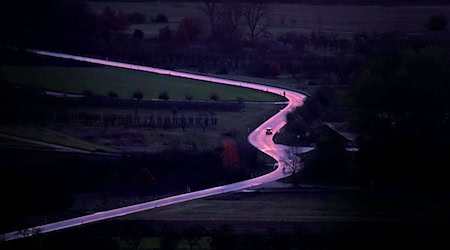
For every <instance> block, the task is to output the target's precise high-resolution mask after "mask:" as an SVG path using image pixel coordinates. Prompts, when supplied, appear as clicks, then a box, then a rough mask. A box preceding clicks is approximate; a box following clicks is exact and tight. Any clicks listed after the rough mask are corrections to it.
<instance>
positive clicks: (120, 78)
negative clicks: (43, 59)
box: [0, 65, 284, 101]
mask: <svg viewBox="0 0 450 250" xmlns="http://www.w3.org/2000/svg"><path fill="white" fill-rule="evenodd" d="M0 80H1V81H2V82H7V83H9V84H14V85H20V86H27V87H32V88H45V89H48V90H53V91H57V92H63V93H82V92H83V91H85V90H90V91H91V92H93V93H94V94H97V95H107V94H108V92H110V91H114V92H116V93H117V94H118V95H119V97H124V98H131V97H132V95H133V93H134V92H135V91H137V90H140V91H142V92H143V93H144V98H148V99H152V98H158V96H159V94H161V93H162V92H164V91H166V92H167V93H168V95H169V98H170V99H185V95H191V96H192V97H193V99H194V100H208V99H209V98H210V96H211V94H213V93H217V94H218V95H219V99H220V100H236V99H238V98H242V99H244V100H247V101H282V100H284V97H281V96H277V95H274V94H270V93H265V92H262V91H255V90H250V89H245V88H240V87H233V86H225V85H221V84H214V83H208V82H203V81H196V80H190V79H184V78H179V77H171V76H165V75H159V74H154V73H148V72H140V71H133V70H127V69H120V68H113V67H58V66H23V65H21V66H9V65H0Z"/></svg>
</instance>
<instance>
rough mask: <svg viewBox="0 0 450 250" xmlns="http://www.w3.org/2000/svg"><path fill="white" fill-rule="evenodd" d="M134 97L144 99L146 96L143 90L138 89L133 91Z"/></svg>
mask: <svg viewBox="0 0 450 250" xmlns="http://www.w3.org/2000/svg"><path fill="white" fill-rule="evenodd" d="M133 98H135V99H138V100H142V99H143V98H144V93H142V91H140V90H138V91H136V92H134V93H133Z"/></svg>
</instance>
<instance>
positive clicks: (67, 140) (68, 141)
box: [0, 126, 116, 152]
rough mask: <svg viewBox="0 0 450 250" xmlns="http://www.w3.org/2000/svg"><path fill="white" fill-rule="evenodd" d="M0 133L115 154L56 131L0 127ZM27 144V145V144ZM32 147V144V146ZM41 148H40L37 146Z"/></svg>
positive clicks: (111, 150) (109, 149) (99, 146)
mask: <svg viewBox="0 0 450 250" xmlns="http://www.w3.org/2000/svg"><path fill="white" fill-rule="evenodd" d="M0 133H5V134H9V135H14V136H19V137H24V138H27V139H33V140H38V141H43V142H47V143H54V144H58V145H62V146H68V147H74V148H78V149H85V150H89V151H95V150H97V149H100V150H104V151H106V152H116V150H114V149H112V148H109V147H105V146H102V145H98V144H94V143H91V142H88V141H85V140H81V139H78V138H75V137H72V136H69V135H66V134H63V133H60V132H57V131H53V130H50V129H45V128H36V127H5V126H0ZM20 144H22V143H21V142H20ZM27 144H28V143H27ZM32 145H33V144H32ZM39 147H41V146H39Z"/></svg>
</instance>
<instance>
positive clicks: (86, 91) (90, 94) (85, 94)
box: [81, 89, 94, 97]
mask: <svg viewBox="0 0 450 250" xmlns="http://www.w3.org/2000/svg"><path fill="white" fill-rule="evenodd" d="M81 94H82V95H83V96H84V97H92V96H94V94H93V93H92V91H91V90H89V89H86V90H84V91H83V92H81Z"/></svg>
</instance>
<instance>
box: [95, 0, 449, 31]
mask: <svg viewBox="0 0 450 250" xmlns="http://www.w3.org/2000/svg"><path fill="white" fill-rule="evenodd" d="M89 5H90V6H91V8H92V9H93V10H94V11H96V12H100V11H102V10H103V8H104V7H106V6H110V7H111V8H113V9H115V10H122V11H123V12H125V13H130V12H134V11H139V12H142V13H145V14H146V15H147V16H151V17H153V16H156V15H157V14H158V13H163V14H165V15H167V17H168V18H169V22H170V23H168V24H139V25H133V26H131V27H130V29H129V32H130V33H132V32H133V31H134V29H137V28H139V29H142V30H143V31H144V33H145V34H146V36H156V35H157V34H158V31H159V29H160V28H162V27H164V26H169V27H171V28H176V26H177V23H178V22H179V21H180V20H181V19H182V18H183V17H185V16H196V17H201V18H203V19H204V20H205V27H208V26H207V25H206V24H207V17H206V16H205V15H204V14H203V12H201V11H200V9H199V8H198V6H199V3H173V2H164V1H162V2H161V5H158V3H157V2H156V1H155V2H136V3H130V2H89ZM270 10H271V12H270V16H269V23H270V28H269V31H271V32H273V33H278V32H284V31H292V30H297V31H300V32H309V31H311V30H313V29H322V30H325V31H333V32H338V33H343V34H349V33H352V32H356V31H361V30H366V31H372V30H377V31H380V32H381V31H391V30H401V31H404V32H423V31H425V27H424V24H425V23H426V22H427V21H428V18H429V17H430V15H434V14H440V13H443V14H446V15H449V14H450V6H393V7H385V6H346V5H340V6H339V5H338V6H334V5H328V6H319V5H300V4H272V5H270ZM283 20H284V24H283ZM241 28H242V29H243V30H247V27H246V26H244V25H242V27H241Z"/></svg>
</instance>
